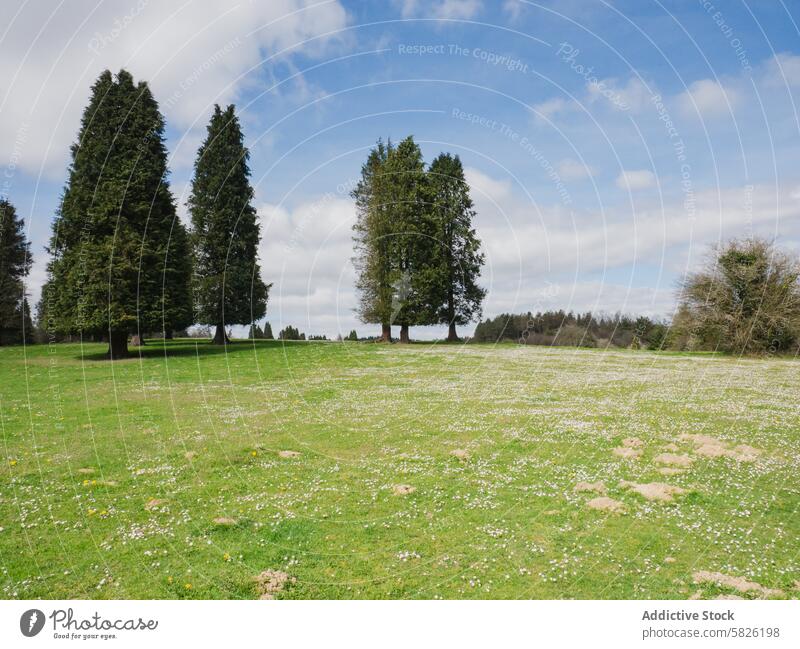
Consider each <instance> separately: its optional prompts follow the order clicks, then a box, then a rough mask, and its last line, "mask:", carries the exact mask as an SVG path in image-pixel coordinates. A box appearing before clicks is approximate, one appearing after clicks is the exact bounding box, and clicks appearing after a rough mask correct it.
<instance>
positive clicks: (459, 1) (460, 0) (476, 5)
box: [395, 0, 482, 20]
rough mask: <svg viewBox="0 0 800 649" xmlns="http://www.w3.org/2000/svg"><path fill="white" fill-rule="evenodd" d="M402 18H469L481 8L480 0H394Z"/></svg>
mask: <svg viewBox="0 0 800 649" xmlns="http://www.w3.org/2000/svg"><path fill="white" fill-rule="evenodd" d="M395 4H397V5H399V7H400V13H401V15H402V16H403V18H441V19H444V20H448V19H449V20H469V19H470V18H473V17H474V16H476V15H477V14H478V12H479V11H480V10H481V8H482V2H480V0H438V2H431V1H427V0H423V1H420V0H399V1H398V0H396V2H395Z"/></svg>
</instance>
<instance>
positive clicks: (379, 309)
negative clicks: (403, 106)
mask: <svg viewBox="0 0 800 649" xmlns="http://www.w3.org/2000/svg"><path fill="white" fill-rule="evenodd" d="M391 151H392V144H391V142H389V143H388V144H387V145H384V143H383V142H382V141H380V140H378V143H377V144H376V146H375V148H373V149H372V150H371V151H370V153H369V155H368V157H367V161H366V162H365V163H364V165H363V166H362V167H361V179H360V180H359V182H358V184H357V185H356V187H355V189H354V190H353V191H352V192H351V196H352V197H353V199H354V200H355V204H356V222H355V225H354V226H353V241H354V247H355V256H354V257H353V264H354V266H355V268H356V272H357V273H358V276H357V278H356V289H357V290H358V293H359V303H358V308H357V312H358V316H359V318H360V319H361V321H362V322H365V323H373V324H381V325H383V326H384V335H385V336H386V337H387V338H388V334H386V329H387V328H389V326H390V323H391V315H392V286H391V279H390V270H391V265H392V261H391V256H390V250H391V233H392V228H391V222H390V218H389V215H388V204H387V200H386V196H385V194H386V191H387V185H388V181H389V177H388V176H387V175H386V172H385V166H386V162H387V159H388V156H389V154H390V152H391Z"/></svg>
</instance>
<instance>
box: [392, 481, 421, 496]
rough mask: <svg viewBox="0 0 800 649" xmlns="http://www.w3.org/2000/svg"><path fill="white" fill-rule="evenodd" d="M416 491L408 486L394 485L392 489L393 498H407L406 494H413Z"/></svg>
mask: <svg viewBox="0 0 800 649" xmlns="http://www.w3.org/2000/svg"><path fill="white" fill-rule="evenodd" d="M416 490H417V488H416V487H412V486H411V485H410V484H396V485H395V486H394V487H392V492H393V493H394V495H395V496H407V495H408V494H413V493H414V492H415V491H416Z"/></svg>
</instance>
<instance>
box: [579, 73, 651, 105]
mask: <svg viewBox="0 0 800 649" xmlns="http://www.w3.org/2000/svg"><path fill="white" fill-rule="evenodd" d="M586 91H587V93H588V97H587V101H588V102H589V103H594V102H597V101H599V100H604V101H607V102H609V103H610V104H611V106H613V107H614V108H615V109H617V110H622V111H626V110H632V111H634V112H638V111H640V110H641V109H642V108H644V107H645V106H646V105H647V103H648V101H650V97H651V96H652V93H651V91H650V90H648V87H647V86H646V85H645V84H644V83H643V82H642V80H641V79H638V78H636V77H632V78H631V79H628V82H627V83H626V84H625V85H624V86H620V85H619V84H618V83H617V80H616V79H598V80H596V81H592V82H590V83H587V84H586Z"/></svg>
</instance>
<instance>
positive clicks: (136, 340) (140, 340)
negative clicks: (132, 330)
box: [131, 334, 144, 347]
mask: <svg viewBox="0 0 800 649" xmlns="http://www.w3.org/2000/svg"><path fill="white" fill-rule="evenodd" d="M142 345H144V337H143V336H140V335H139V334H134V335H133V336H131V346H132V347H141V346H142Z"/></svg>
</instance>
